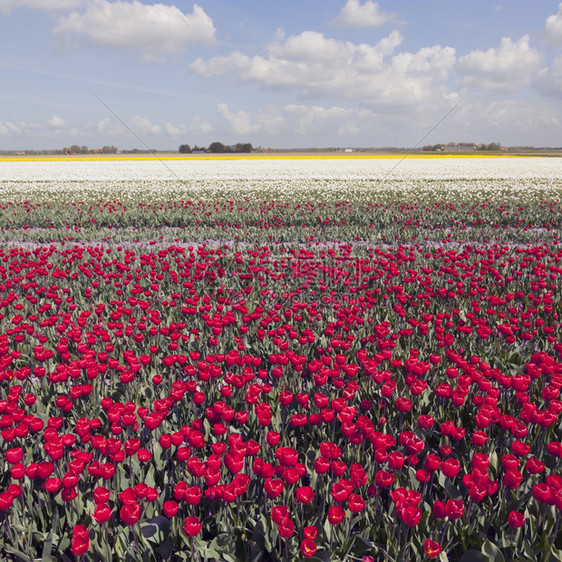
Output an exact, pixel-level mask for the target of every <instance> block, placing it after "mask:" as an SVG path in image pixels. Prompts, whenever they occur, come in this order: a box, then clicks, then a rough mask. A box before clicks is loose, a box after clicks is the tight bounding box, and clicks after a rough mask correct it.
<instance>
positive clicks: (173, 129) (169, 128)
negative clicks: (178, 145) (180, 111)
mask: <svg viewBox="0 0 562 562" xmlns="http://www.w3.org/2000/svg"><path fill="white" fill-rule="evenodd" d="M164 130H165V131H166V133H168V135H171V136H173V137H177V136H178V135H183V134H185V125H174V124H172V123H166V124H165V125H164Z"/></svg>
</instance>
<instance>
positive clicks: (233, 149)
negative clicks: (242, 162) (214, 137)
mask: <svg viewBox="0 0 562 562" xmlns="http://www.w3.org/2000/svg"><path fill="white" fill-rule="evenodd" d="M252 150H253V147H252V144H251V143H249V142H238V143H236V144H223V143H222V142H218V141H216V142H212V143H211V144H210V145H209V146H208V147H206V148H205V147H200V146H197V145H194V146H193V148H192V147H191V146H190V145H189V144H180V146H179V152H180V154H191V153H193V152H212V153H214V154H220V153H240V152H252Z"/></svg>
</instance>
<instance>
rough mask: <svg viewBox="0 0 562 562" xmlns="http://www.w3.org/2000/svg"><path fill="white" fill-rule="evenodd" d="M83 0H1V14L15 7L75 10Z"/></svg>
mask: <svg viewBox="0 0 562 562" xmlns="http://www.w3.org/2000/svg"><path fill="white" fill-rule="evenodd" d="M81 4H82V0H0V14H7V13H9V12H10V11H12V10H13V9H15V8H31V9H33V10H41V11H46V12H47V11H48V12H55V11H64V10H73V9H74V8H78V7H79V6H80V5H81Z"/></svg>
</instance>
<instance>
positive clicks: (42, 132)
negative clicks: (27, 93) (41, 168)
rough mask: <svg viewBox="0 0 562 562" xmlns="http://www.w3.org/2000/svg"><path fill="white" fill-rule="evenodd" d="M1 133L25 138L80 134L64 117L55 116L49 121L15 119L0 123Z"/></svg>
mask: <svg viewBox="0 0 562 562" xmlns="http://www.w3.org/2000/svg"><path fill="white" fill-rule="evenodd" d="M0 134H2V135H4V136H12V137H17V136H24V137H25V138H27V137H29V138H52V137H54V136H56V137H62V136H64V135H72V136H79V135H80V134H81V133H79V132H78V131H77V129H76V128H74V127H70V126H69V125H68V124H67V123H66V121H65V120H64V119H63V118H62V117H58V116H56V115H55V116H53V117H51V118H50V119H47V121H44V122H38V123H29V122H26V121H20V120H18V119H14V120H11V121H6V122H4V123H0Z"/></svg>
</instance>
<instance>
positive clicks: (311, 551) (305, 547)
mask: <svg viewBox="0 0 562 562" xmlns="http://www.w3.org/2000/svg"><path fill="white" fill-rule="evenodd" d="M316 549H317V546H316V543H315V542H314V541H313V540H312V539H307V538H305V539H303V541H302V542H301V545H300V550H301V554H302V555H303V556H304V558H312V557H313V556H314V555H315V554H316Z"/></svg>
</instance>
